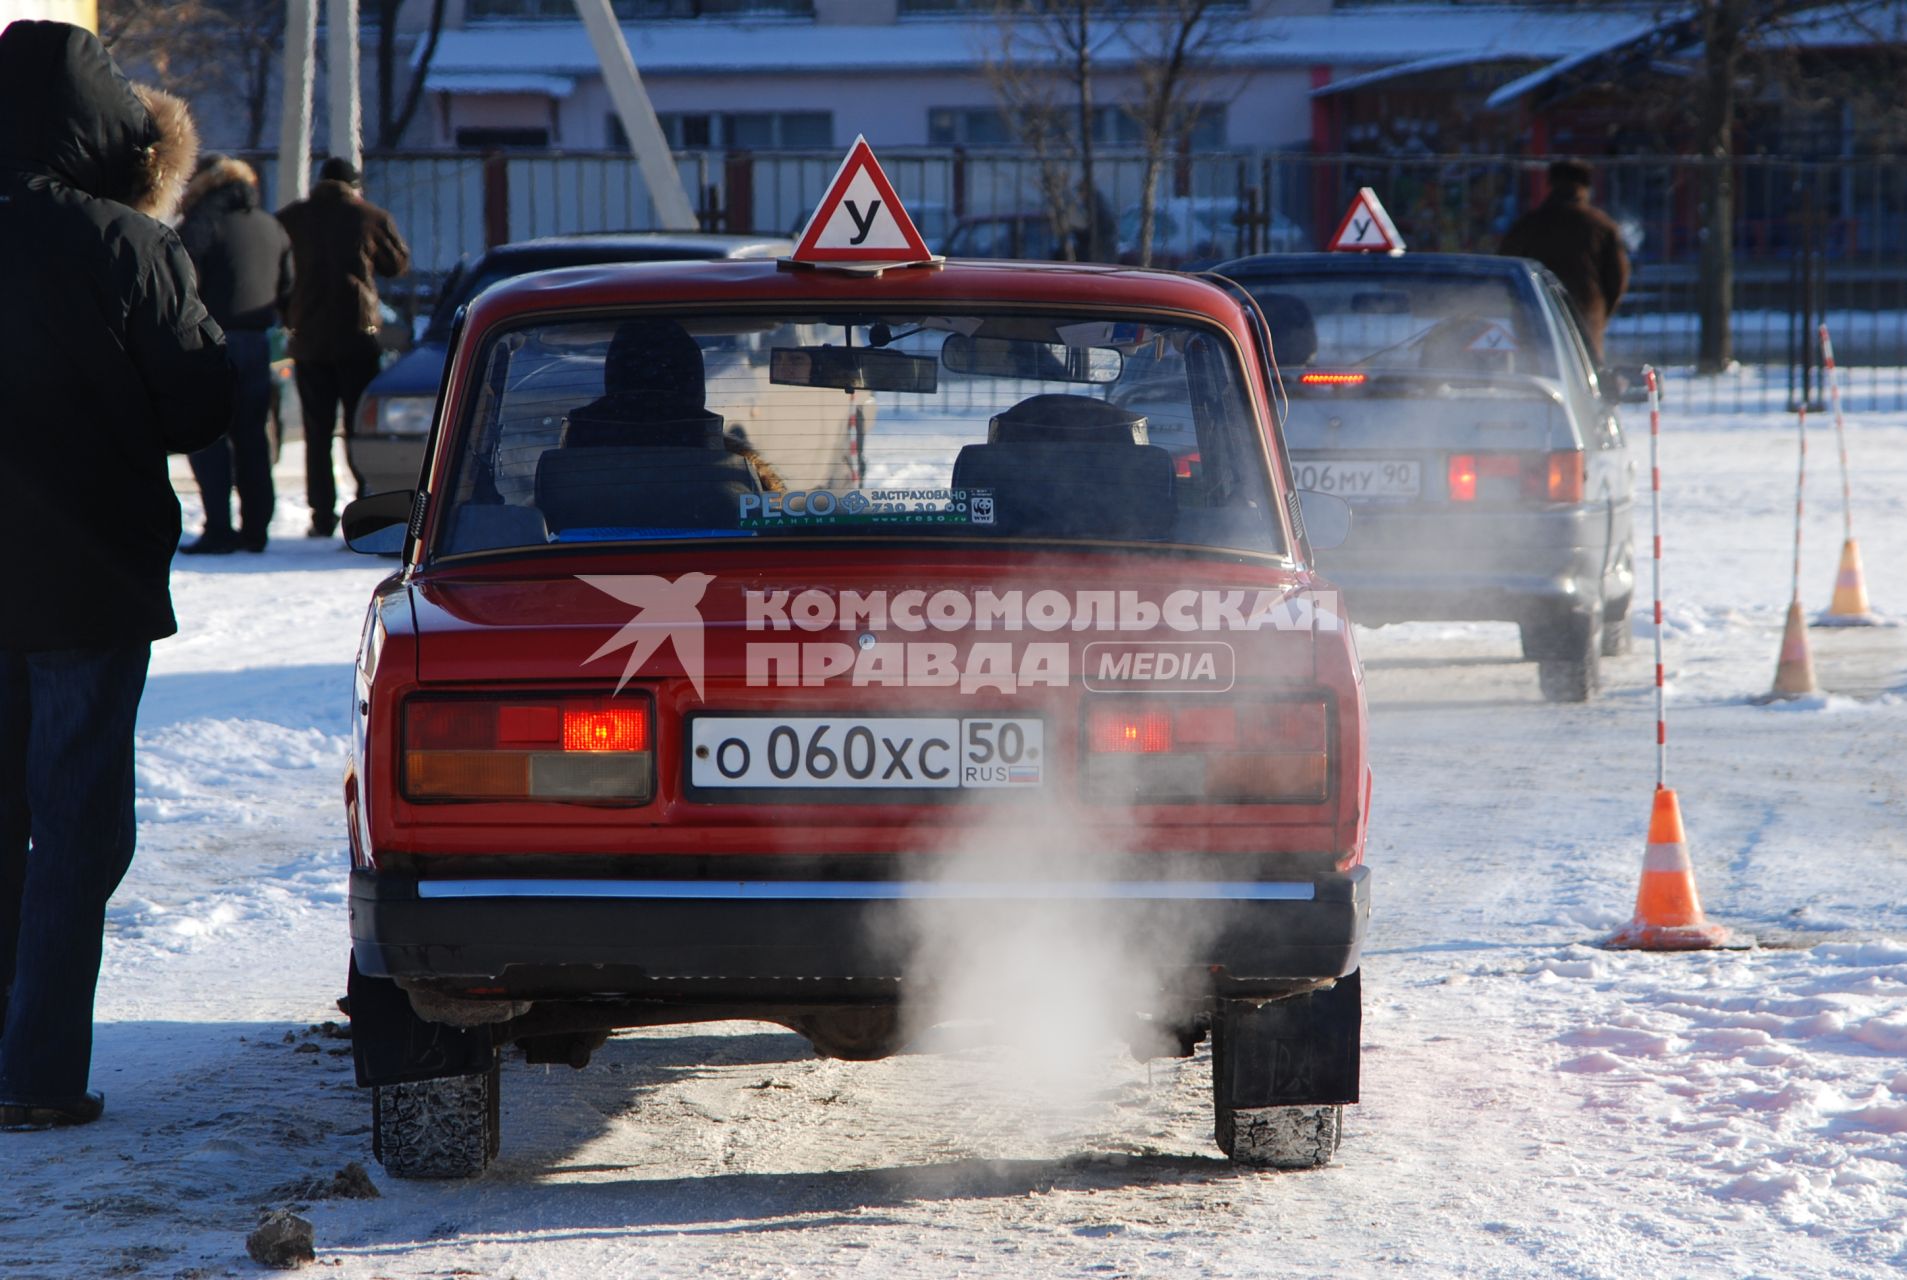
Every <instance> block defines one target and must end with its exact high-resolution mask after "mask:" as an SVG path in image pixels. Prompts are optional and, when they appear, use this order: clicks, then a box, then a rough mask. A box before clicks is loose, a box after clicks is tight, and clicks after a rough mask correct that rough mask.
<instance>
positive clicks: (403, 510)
mask: <svg viewBox="0 0 1907 1280" xmlns="http://www.w3.org/2000/svg"><path fill="white" fill-rule="evenodd" d="M416 503H417V495H416V494H415V493H413V492H411V491H410V490H409V489H397V490H394V491H392V492H390V493H374V494H372V495H370V496H369V497H368V498H359V499H358V500H357V501H356V502H347V503H346V504H345V506H344V516H343V519H342V520H341V521H340V522H339V523H340V524H341V525H342V526H343V528H344V545H345V546H347V547H349V548H351V550H353V551H359V552H362V553H363V554H365V555H367V556H394V555H398V554H400V553H401V552H402V551H403V550H404V535H405V533H406V532H407V531H408V530H409V528H410V522H411V508H412V507H413V506H415V505H416Z"/></svg>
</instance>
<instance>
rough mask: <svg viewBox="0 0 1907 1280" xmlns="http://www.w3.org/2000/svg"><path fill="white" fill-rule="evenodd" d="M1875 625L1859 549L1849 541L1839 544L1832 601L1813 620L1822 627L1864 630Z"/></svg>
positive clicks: (1857, 544)
mask: <svg viewBox="0 0 1907 1280" xmlns="http://www.w3.org/2000/svg"><path fill="white" fill-rule="evenodd" d="M1873 624H1874V615H1873V614H1872V613H1871V612H1870V611H1869V609H1868V605H1867V583H1866V581H1865V579H1864V578H1863V577H1862V574H1861V546H1860V544H1859V543H1858V542H1856V541H1854V539H1852V538H1849V539H1848V540H1847V541H1846V542H1843V543H1842V544H1841V567H1840V569H1839V570H1838V571H1836V573H1835V575H1834V600H1833V602H1832V603H1830V604H1829V605H1828V611H1827V612H1826V613H1824V614H1822V615H1821V616H1820V618H1818V619H1817V620H1816V625H1818V626H1823V627H1866V626H1872V625H1873Z"/></svg>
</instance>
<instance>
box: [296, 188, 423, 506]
mask: <svg viewBox="0 0 1907 1280" xmlns="http://www.w3.org/2000/svg"><path fill="white" fill-rule="evenodd" d="M278 220H279V221H280V222H282V223H284V225H285V230H286V231H288V232H289V233H290V234H291V254H292V266H293V280H292V289H291V313H290V316H289V322H290V328H291V357H292V360H293V361H294V362H295V363H294V366H293V367H294V370H295V372H296V377H297V380H298V405H299V407H300V408H301V409H302V410H303V412H304V419H305V496H306V497H307V498H308V499H309V500H310V503H311V529H310V536H311V537H314V538H328V537H330V536H331V534H332V532H333V531H334V530H335V529H336V528H337V527H338V492H337V482H336V480H335V479H333V477H332V470H331V434H332V432H333V430H334V429H336V425H337V418H338V412H339V410H340V409H342V410H343V412H344V434H345V436H346V437H347V438H348V437H349V436H350V435H351V434H352V432H353V431H354V430H355V429H356V426H357V424H356V421H355V419H356V418H357V412H358V398H359V397H360V396H362V395H363V394H364V388H365V387H366V386H367V385H369V383H370V381H371V379H372V378H374V377H376V376H377V370H378V359H379V355H380V351H379V347H378V340H377V331H378V300H377V277H378V276H400V275H403V274H404V272H405V271H407V270H409V269H410V250H409V248H407V247H406V246H405V244H404V238H403V237H402V236H400V235H399V234H398V233H397V223H396V222H394V221H393V220H392V218H391V215H390V214H388V213H386V212H384V210H382V209H380V208H378V207H377V206H376V205H374V204H372V203H371V202H370V201H368V200H366V199H365V198H364V197H363V195H362V194H361V191H360V181H359V177H358V171H357V170H356V169H355V168H353V167H352V165H351V163H350V161H348V160H344V159H342V158H340V157H338V156H332V157H331V158H330V159H328V160H326V161H325V162H324V165H323V166H322V167H321V168H320V169H319V170H318V185H317V186H315V187H313V188H312V190H311V194H310V195H309V196H308V197H306V198H305V199H303V200H299V201H297V202H295V203H293V204H290V205H287V206H286V207H285V208H283V209H281V210H279V211H278ZM352 478H353V479H354V480H355V481H356V482H357V486H358V496H360V497H361V496H363V491H364V477H362V476H360V475H358V474H357V469H356V468H355V467H353V468H352Z"/></svg>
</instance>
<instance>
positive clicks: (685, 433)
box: [563, 394, 724, 449]
mask: <svg viewBox="0 0 1907 1280" xmlns="http://www.w3.org/2000/svg"><path fill="white" fill-rule="evenodd" d="M563 447H564V448H566V449H571V448H584V449H590V448H610V447H614V448H656V449H721V448H723V447H724V446H723V443H722V415H721V414H719V413H710V412H709V411H708V410H706V409H688V410H684V409H682V408H680V407H679V406H675V405H670V404H666V403H663V404H658V403H657V402H656V400H655V399H654V398H653V397H650V396H648V395H642V394H635V395H631V394H612V395H606V396H603V397H602V398H600V399H597V400H592V401H590V402H589V403H588V404H586V405H583V406H581V407H580V408H577V409H572V410H570V414H569V418H568V419H567V421H566V422H565V424H564V427H563Z"/></svg>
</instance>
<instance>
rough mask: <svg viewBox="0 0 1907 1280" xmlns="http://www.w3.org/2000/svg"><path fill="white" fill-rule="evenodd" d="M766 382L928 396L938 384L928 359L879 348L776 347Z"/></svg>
mask: <svg viewBox="0 0 1907 1280" xmlns="http://www.w3.org/2000/svg"><path fill="white" fill-rule="evenodd" d="M768 380H769V381H770V382H773V383H776V384H777V385H779V386H784V387H834V388H836V389H837V390H841V391H911V392H914V393H916V394H918V395H932V394H933V392H934V389H935V388H936V387H937V386H938V385H939V383H940V366H939V365H937V364H935V363H934V360H933V358H932V357H930V356H910V355H908V354H907V353H906V352H905V351H884V350H882V349H881V348H879V347H776V348H775V349H774V351H773V352H772V353H771V356H770V363H769V366H768Z"/></svg>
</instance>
